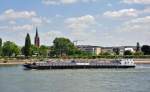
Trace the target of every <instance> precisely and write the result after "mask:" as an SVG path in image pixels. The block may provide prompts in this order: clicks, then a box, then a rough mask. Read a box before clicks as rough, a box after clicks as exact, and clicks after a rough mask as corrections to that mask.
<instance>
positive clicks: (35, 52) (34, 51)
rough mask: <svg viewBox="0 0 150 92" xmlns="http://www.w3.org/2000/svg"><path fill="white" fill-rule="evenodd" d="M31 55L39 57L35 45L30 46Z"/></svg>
mask: <svg viewBox="0 0 150 92" xmlns="http://www.w3.org/2000/svg"><path fill="white" fill-rule="evenodd" d="M31 54H32V55H37V56H38V55H39V48H38V47H37V46H35V45H31Z"/></svg>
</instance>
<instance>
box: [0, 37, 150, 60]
mask: <svg viewBox="0 0 150 92" xmlns="http://www.w3.org/2000/svg"><path fill="white" fill-rule="evenodd" d="M113 52H114V53H115V54H114V55H111V54H110V53H109V52H105V53H101V54H100V55H98V56H96V57H97V58H103V57H104V58H108V57H117V56H118V57H122V56H120V55H119V49H118V48H114V49H113ZM144 55H146V57H147V56H149V55H150V46H149V45H143V46H142V47H141V48H140V46H139V43H137V47H136V52H135V53H132V52H131V51H125V52H124V55H123V56H125V57H127V56H132V57H138V56H141V57H143V56H144ZM0 56H2V57H17V56H24V57H25V58H29V57H33V56H35V57H52V58H58V57H79V58H80V57H81V58H82V57H85V58H86V57H87V58H88V57H89V58H93V57H95V56H93V53H92V52H91V53H90V52H85V51H81V50H79V49H78V48H77V47H76V46H75V45H74V43H72V42H71V41H70V40H69V39H68V38H63V37H60V38H55V39H54V41H53V45H52V46H49V47H48V46H45V45H41V46H40V47H36V46H35V45H33V44H31V38H30V35H29V34H27V35H26V38H25V44H24V46H22V47H20V46H18V45H17V44H16V43H14V42H11V41H6V42H2V39H1V38H0Z"/></svg>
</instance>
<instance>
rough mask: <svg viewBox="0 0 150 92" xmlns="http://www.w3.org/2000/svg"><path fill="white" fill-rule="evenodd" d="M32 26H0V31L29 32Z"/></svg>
mask: <svg viewBox="0 0 150 92" xmlns="http://www.w3.org/2000/svg"><path fill="white" fill-rule="evenodd" d="M33 28H34V26H33V25H32V24H24V25H11V26H0V31H31V30H33Z"/></svg>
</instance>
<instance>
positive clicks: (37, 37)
mask: <svg viewBox="0 0 150 92" xmlns="http://www.w3.org/2000/svg"><path fill="white" fill-rule="evenodd" d="M34 45H35V46H36V47H40V38H39V34H38V28H37V27H36V34H35V38H34Z"/></svg>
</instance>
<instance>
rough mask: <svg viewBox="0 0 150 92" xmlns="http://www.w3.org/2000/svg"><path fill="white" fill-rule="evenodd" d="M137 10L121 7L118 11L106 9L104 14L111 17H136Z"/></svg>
mask: <svg viewBox="0 0 150 92" xmlns="http://www.w3.org/2000/svg"><path fill="white" fill-rule="evenodd" d="M138 13H139V11H138V10H136V9H132V8H131V9H122V10H119V11H106V12H104V14H103V15H104V16H107V17H113V18H118V17H121V18H122V17H137V16H138Z"/></svg>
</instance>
